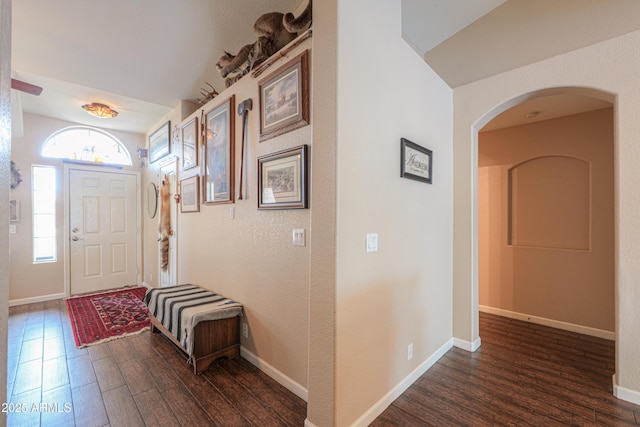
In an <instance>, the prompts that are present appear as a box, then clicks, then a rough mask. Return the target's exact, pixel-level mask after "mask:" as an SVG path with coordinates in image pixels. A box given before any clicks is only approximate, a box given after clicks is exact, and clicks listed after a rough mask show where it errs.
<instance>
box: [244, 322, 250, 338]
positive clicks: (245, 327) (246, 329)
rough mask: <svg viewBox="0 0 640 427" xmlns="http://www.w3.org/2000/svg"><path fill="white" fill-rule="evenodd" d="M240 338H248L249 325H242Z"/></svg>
mask: <svg viewBox="0 0 640 427" xmlns="http://www.w3.org/2000/svg"><path fill="white" fill-rule="evenodd" d="M242 336H243V337H245V338H249V325H247V324H246V323H243V324H242Z"/></svg>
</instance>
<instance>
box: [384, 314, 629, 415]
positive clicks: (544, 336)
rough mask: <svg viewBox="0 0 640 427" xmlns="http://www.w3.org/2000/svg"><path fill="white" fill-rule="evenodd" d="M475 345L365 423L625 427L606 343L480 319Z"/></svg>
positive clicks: (625, 406) (454, 353) (453, 354)
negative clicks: (475, 348) (614, 392)
mask: <svg viewBox="0 0 640 427" xmlns="http://www.w3.org/2000/svg"><path fill="white" fill-rule="evenodd" d="M480 336H481V338H482V346H481V347H480V349H479V350H478V351H477V352H476V353H469V352H466V351H464V350H459V349H456V348H454V349H452V350H450V351H449V352H448V353H447V354H446V355H445V356H444V357H442V358H441V359H440V360H439V361H438V362H437V363H436V364H435V365H434V366H433V367H432V368H431V369H429V370H428V371H427V372H426V373H425V374H424V375H422V377H420V379H419V380H418V381H416V382H415V383H414V384H413V385H412V386H411V387H410V388H409V389H408V390H407V391H406V392H405V393H404V394H403V395H402V396H400V397H399V398H398V399H396V400H395V401H394V403H393V404H392V405H391V406H390V407H389V408H387V410H385V412H384V413H383V414H382V415H381V416H380V417H378V419H377V420H376V421H375V422H373V423H372V424H371V425H372V427H386V426H394V427H395V426H457V425H467V426H545V427H546V426H566V425H575V426H627V425H634V426H635V425H638V424H640V406H637V405H632V404H630V403H627V402H624V401H622V400H618V399H616V398H615V397H613V395H612V387H613V386H612V380H611V376H612V375H613V373H614V371H615V366H614V343H613V341H608V340H603V339H599V338H593V337H589V336H586V335H580V334H575V333H572V332H566V331H561V330H558V329H552V328H548V327H544V326H539V325H535V324H532V323H527V322H521V321H517V320H511V319H507V318H504V317H499V316H493V315H490V314H484V313H480Z"/></svg>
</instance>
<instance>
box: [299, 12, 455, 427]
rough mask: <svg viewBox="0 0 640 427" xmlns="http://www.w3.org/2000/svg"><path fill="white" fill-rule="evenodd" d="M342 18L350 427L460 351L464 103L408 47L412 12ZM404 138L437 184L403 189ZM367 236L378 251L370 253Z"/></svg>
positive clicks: (342, 244) (342, 231) (339, 341)
mask: <svg viewBox="0 0 640 427" xmlns="http://www.w3.org/2000/svg"><path fill="white" fill-rule="evenodd" d="M338 17H339V19H338V103H337V105H338V143H337V146H338V160H337V161H338V171H337V178H338V202H337V203H338V205H337V208H338V210H337V248H338V251H337V276H336V277H337V285H336V293H337V294H336V319H337V320H336V325H337V327H336V377H335V378H336V425H338V426H347V425H352V424H353V423H356V425H366V424H367V423H368V422H370V421H372V420H373V419H374V418H375V416H376V415H378V414H379V412H380V411H381V410H383V409H384V408H385V407H386V405H388V404H389V403H391V400H392V399H390V398H391V396H392V395H394V393H397V392H398V391H399V390H401V389H403V387H404V386H405V382H404V380H405V379H406V378H407V377H409V376H410V374H411V373H412V371H414V370H423V369H424V368H425V366H424V365H423V363H424V362H425V361H427V360H428V359H429V357H430V356H432V355H434V354H436V353H437V352H438V351H439V350H441V349H442V347H443V346H447V345H449V346H450V338H451V337H452V323H451V318H452V313H451V308H452V300H451V291H452V283H451V275H452V270H451V269H452V214H453V213H452V170H451V165H452V148H451V140H452V103H453V101H452V91H451V89H450V88H449V87H447V86H446V85H445V84H444V82H443V81H442V80H441V79H440V78H439V77H438V76H437V75H435V73H434V72H433V71H432V70H431V69H430V68H429V67H428V66H427V65H426V64H425V63H424V61H422V60H421V59H420V57H419V56H418V55H416V54H415V52H414V51H413V50H412V48H411V47H410V46H409V45H408V44H407V43H406V42H404V41H403V40H402V38H401V13H400V2H397V1H393V0H383V1H379V2H376V5H375V7H371V5H370V3H369V2H367V1H365V0H357V1H354V0H349V1H339V2H338ZM354 25H355V27H354ZM401 137H405V138H407V139H409V140H411V141H413V142H415V143H417V144H420V145H422V146H424V147H427V148H429V149H431V150H433V184H432V185H429V184H424V183H421V182H418V181H412V180H408V179H404V178H400V138H401ZM367 233H378V235H379V251H378V252H375V253H366V252H365V237H366V234H367ZM410 343H413V359H412V360H411V361H408V360H407V347H408V345H409V344H410ZM448 343H449V344H448ZM406 385H408V384H406ZM311 421H313V420H311Z"/></svg>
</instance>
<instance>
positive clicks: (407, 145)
mask: <svg viewBox="0 0 640 427" xmlns="http://www.w3.org/2000/svg"><path fill="white" fill-rule="evenodd" d="M400 176H401V177H402V178H408V179H413V180H416V181H420V182H425V183H427V184H431V183H432V181H433V179H432V178H433V151H431V150H429V149H427V148H424V147H422V146H420V145H418V144H416V143H415V142H411V141H409V140H408V139H405V138H401V139H400Z"/></svg>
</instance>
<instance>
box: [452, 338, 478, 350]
mask: <svg viewBox="0 0 640 427" xmlns="http://www.w3.org/2000/svg"><path fill="white" fill-rule="evenodd" d="M481 344H482V341H481V340H480V337H478V338H476V340H475V341H473V342H471V341H465V340H461V339H460V338H454V339H453V345H454V347H457V348H460V349H462V350H466V351H470V352H472V353H473V352H474V351H476V350H477V349H479V348H480V345H481Z"/></svg>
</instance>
